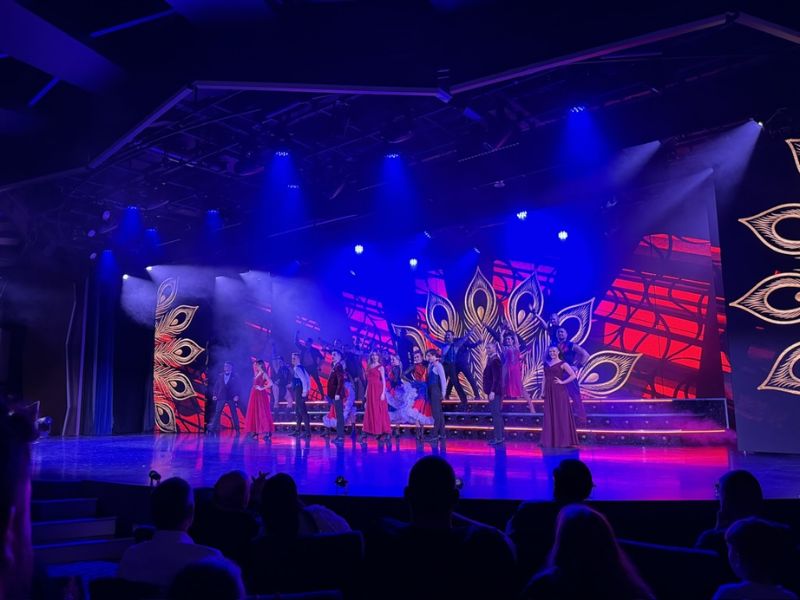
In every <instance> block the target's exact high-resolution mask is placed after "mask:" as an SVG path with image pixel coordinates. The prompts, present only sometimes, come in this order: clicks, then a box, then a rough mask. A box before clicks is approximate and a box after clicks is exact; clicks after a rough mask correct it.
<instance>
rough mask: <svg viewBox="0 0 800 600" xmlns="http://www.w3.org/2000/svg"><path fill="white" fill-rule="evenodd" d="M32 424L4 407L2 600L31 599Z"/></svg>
mask: <svg viewBox="0 0 800 600" xmlns="http://www.w3.org/2000/svg"><path fill="white" fill-rule="evenodd" d="M35 437H36V436H35V433H34V428H33V425H32V424H31V422H30V420H29V419H28V418H27V417H26V416H25V415H23V414H14V415H9V414H8V409H7V407H6V406H5V405H3V404H0V534H2V542H3V546H2V553H0V598H29V597H30V589H31V577H32V574H33V548H32V544H31V512H30V506H31V455H30V443H31V442H32V441H33V440H34V438H35Z"/></svg>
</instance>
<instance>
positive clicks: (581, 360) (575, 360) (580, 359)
mask: <svg viewBox="0 0 800 600" xmlns="http://www.w3.org/2000/svg"><path fill="white" fill-rule="evenodd" d="M556 340H557V341H558V343H557V344H554V345H555V346H557V347H558V352H559V354H560V356H561V360H563V361H564V362H565V363H567V364H568V365H569V366H570V367H572V370H573V371H575V372H576V373H577V372H578V371H580V370H581V368H583V366H584V365H585V364H586V363H587V362H588V360H589V353H588V352H587V351H586V350H584V349H583V348H582V347H581V346H579V345H578V344H576V343H575V342H570V341H569V339H568V334H567V330H566V329H564V328H563V327H559V328H558V329H557V330H556ZM567 393H568V394H569V399H570V400H572V407H573V409H574V410H575V414H576V415H577V417H578V420H579V421H580V422H581V423H583V422H585V421H586V407H585V406H584V405H583V398H582V397H581V386H580V384H579V383H578V379H577V377H576V378H575V379H574V380H573V381H572V382H571V383H570V384H569V385H568V386H567Z"/></svg>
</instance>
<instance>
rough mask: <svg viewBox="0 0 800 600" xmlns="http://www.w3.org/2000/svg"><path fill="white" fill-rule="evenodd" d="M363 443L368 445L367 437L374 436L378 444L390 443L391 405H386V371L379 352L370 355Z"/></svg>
mask: <svg viewBox="0 0 800 600" xmlns="http://www.w3.org/2000/svg"><path fill="white" fill-rule="evenodd" d="M361 431H362V433H361V443H362V444H366V443H367V436H368V435H374V436H375V437H376V438H377V439H378V444H379V445H380V444H381V443H383V442H386V443H387V444H388V443H389V434H391V433H392V425H391V422H390V421H389V405H388V404H387V403H386V371H385V369H384V368H383V366H382V365H381V357H380V354H378V352H375V351H373V352H371V353H370V355H369V366H368V367H367V403H366V405H365V406H364V425H363V428H362V430H361Z"/></svg>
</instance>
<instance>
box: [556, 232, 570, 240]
mask: <svg viewBox="0 0 800 600" xmlns="http://www.w3.org/2000/svg"><path fill="white" fill-rule="evenodd" d="M568 237H569V234H568V233H567V231H566V230H565V229H562V230H561V231H559V232H558V239H559V240H561V241H562V242H565V241H567V238H568Z"/></svg>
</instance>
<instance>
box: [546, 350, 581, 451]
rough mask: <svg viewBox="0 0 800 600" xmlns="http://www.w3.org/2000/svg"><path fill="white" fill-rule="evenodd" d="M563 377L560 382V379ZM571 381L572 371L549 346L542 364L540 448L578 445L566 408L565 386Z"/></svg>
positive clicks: (567, 404) (573, 373)
mask: <svg viewBox="0 0 800 600" xmlns="http://www.w3.org/2000/svg"><path fill="white" fill-rule="evenodd" d="M562 378H563V379H562ZM574 380H575V371H573V370H572V367H570V366H569V365H568V364H567V363H566V361H563V360H561V358H560V357H559V351H558V348H557V347H555V346H550V347H549V348H548V350H547V358H546V359H545V362H544V382H543V384H542V385H543V386H544V390H543V394H542V395H543V396H544V422H543V423H542V440H541V442H540V444H541V446H542V447H544V448H570V447H575V446H577V445H578V433H577V431H576V430H575V419H574V417H573V416H572V411H571V410H570V406H569V394H568V393H567V386H568V385H569V384H570V382H572V381H574Z"/></svg>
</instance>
